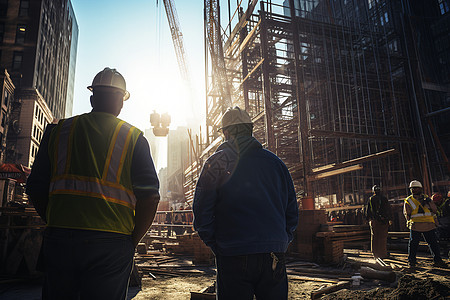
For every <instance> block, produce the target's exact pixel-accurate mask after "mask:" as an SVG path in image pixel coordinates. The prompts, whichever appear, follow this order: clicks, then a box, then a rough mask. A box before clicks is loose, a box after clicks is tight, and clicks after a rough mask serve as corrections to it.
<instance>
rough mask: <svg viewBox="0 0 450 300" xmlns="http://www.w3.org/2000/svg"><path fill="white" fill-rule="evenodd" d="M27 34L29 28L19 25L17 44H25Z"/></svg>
mask: <svg viewBox="0 0 450 300" xmlns="http://www.w3.org/2000/svg"><path fill="white" fill-rule="evenodd" d="M26 32H27V26H25V25H17V30H16V44H23V43H24V42H25V34H26Z"/></svg>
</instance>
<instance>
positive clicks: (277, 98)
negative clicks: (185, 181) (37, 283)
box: [185, 0, 423, 204]
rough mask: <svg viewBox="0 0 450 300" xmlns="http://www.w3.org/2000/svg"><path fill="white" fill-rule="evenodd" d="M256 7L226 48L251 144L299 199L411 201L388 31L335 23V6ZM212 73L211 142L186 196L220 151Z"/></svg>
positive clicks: (414, 152)
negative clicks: (273, 157)
mask: <svg viewBox="0 0 450 300" xmlns="http://www.w3.org/2000/svg"><path fill="white" fill-rule="evenodd" d="M256 2H258V1H249V4H248V7H247V9H246V10H245V12H244V10H243V9H240V7H238V9H237V10H239V11H240V20H241V21H240V22H237V25H236V26H235V27H234V29H233V31H232V32H231V30H230V35H229V36H228V37H227V40H226V41H225V42H224V48H223V49H224V51H223V53H224V59H225V63H226V75H227V81H228V82H227V84H229V86H230V89H231V98H232V103H233V106H234V105H238V106H240V107H244V108H245V109H246V110H247V111H248V112H249V114H250V115H251V116H252V119H253V121H254V136H255V137H256V138H257V139H258V140H259V141H261V142H262V144H263V145H264V146H265V147H266V148H267V149H269V150H271V151H272V152H274V153H275V154H277V155H278V156H279V157H280V158H281V159H282V160H283V161H284V162H285V163H286V165H287V166H288V168H289V170H290V172H291V175H292V177H293V179H294V183H295V187H296V191H297V193H298V194H299V195H300V196H309V197H314V198H316V199H317V200H319V199H321V200H323V199H328V200H329V201H328V202H329V204H334V202H344V203H351V204H356V203H361V202H363V199H364V197H365V196H367V194H368V193H370V188H371V187H372V185H373V184H381V185H382V186H383V189H384V190H385V192H386V193H387V194H388V196H389V198H390V199H392V198H398V199H401V198H403V197H405V196H406V194H407V183H408V182H409V181H410V180H411V179H412V178H421V177H422V175H423V174H422V171H421V167H420V163H418V161H419V162H420V156H419V154H418V153H419V152H420V147H418V146H417V143H416V141H415V138H414V137H416V136H418V133H417V132H416V131H415V126H414V121H413V120H414V117H413V112H412V108H411V103H410V102H411V101H410V100H409V99H408V97H407V94H406V93H405V90H407V82H406V77H405V76H404V72H405V59H404V57H402V55H401V54H399V53H400V52H398V51H394V50H393V49H392V47H390V44H391V41H392V40H393V39H394V38H395V34H394V33H393V31H392V30H390V29H389V27H388V24H383V26H380V24H376V23H375V22H372V21H371V20H370V19H368V18H367V19H366V20H365V22H363V21H362V20H364V19H363V18H359V19H358V20H356V19H355V18H351V17H346V16H345V14H342V15H339V14H337V13H336V12H335V11H339V10H337V9H336V7H334V8H333V10H331V9H330V7H329V5H330V1H322V0H301V1H296V3H294V1H293V0H290V1H284V5H283V4H282V3H275V2H277V1H269V2H262V1H261V2H259V3H258V4H259V6H258V5H255V4H256ZM278 2H280V1H278ZM344 2H346V5H355V7H353V9H352V8H351V7H350V8H349V7H347V8H346V9H347V10H349V11H358V10H361V9H367V7H366V8H364V7H365V6H364V5H367V3H364V5H362V6H358V7H357V8H356V6H357V5H361V4H356V3H357V2H358V1H348V3H347V1H341V3H344ZM288 4H289V5H288ZM256 7H259V11H258V12H256V11H255V8H256ZM242 16H245V18H243V17H242ZM291 16H294V17H291ZM242 20H244V21H245V22H242ZM230 26H231V24H229V26H228V27H230ZM228 27H227V28H228ZM225 33H226V32H225ZM209 55H211V54H209ZM206 61H214V60H213V59H212V58H207V60H206ZM207 71H209V72H208V77H207V100H206V102H207V133H206V135H207V139H206V140H207V141H208V142H207V143H206V144H205V145H203V147H200V148H202V149H201V150H202V151H199V153H200V152H202V153H203V154H201V155H200V154H199V156H198V159H197V161H196V163H195V166H194V165H193V166H192V167H191V168H189V170H187V173H185V175H186V176H190V178H192V181H191V183H192V184H191V185H190V186H189V185H187V186H185V188H186V191H192V190H193V188H194V184H195V181H196V176H195V175H193V174H194V173H195V172H197V173H198V171H199V166H200V165H201V163H202V159H205V158H206V157H207V156H208V155H209V154H211V152H212V151H213V150H214V149H215V145H217V144H218V143H219V142H220V137H219V136H218V133H217V128H218V127H219V122H220V119H221V116H222V113H223V101H222V99H223V97H222V96H223V95H220V93H219V92H218V90H219V89H220V88H219V87H217V86H216V85H217V84H216V82H217V78H214V76H215V73H214V72H212V68H207ZM194 170H195V172H194ZM188 171H189V172H190V173H189V172H188ZM197 173H196V174H197ZM189 195H190V198H191V197H192V193H190V194H189Z"/></svg>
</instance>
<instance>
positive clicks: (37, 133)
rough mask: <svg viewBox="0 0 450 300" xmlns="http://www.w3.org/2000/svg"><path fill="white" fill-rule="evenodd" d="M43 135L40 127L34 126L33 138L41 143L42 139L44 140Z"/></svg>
mask: <svg viewBox="0 0 450 300" xmlns="http://www.w3.org/2000/svg"><path fill="white" fill-rule="evenodd" d="M42 135H43V133H42V130H41V129H40V128H39V127H38V126H36V125H34V126H33V132H32V137H33V138H35V139H36V140H37V141H38V142H39V143H40V142H41V139H42Z"/></svg>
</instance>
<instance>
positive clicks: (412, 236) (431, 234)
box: [408, 229, 441, 262]
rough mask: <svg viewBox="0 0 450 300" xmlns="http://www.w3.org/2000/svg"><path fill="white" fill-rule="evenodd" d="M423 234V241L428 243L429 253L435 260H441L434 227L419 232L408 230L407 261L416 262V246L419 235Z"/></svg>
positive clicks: (417, 245)
mask: <svg viewBox="0 0 450 300" xmlns="http://www.w3.org/2000/svg"><path fill="white" fill-rule="evenodd" d="M421 235H423V237H424V238H425V241H426V242H427V243H428V248H430V251H431V255H433V259H434V261H435V262H437V261H441V254H440V250H439V243H438V240H437V238H436V229H433V230H430V231H425V232H420V231H414V230H410V233H409V244H408V254H409V255H408V261H410V262H416V255H417V248H418V247H419V242H420V236H421Z"/></svg>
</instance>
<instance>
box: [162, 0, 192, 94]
mask: <svg viewBox="0 0 450 300" xmlns="http://www.w3.org/2000/svg"><path fill="white" fill-rule="evenodd" d="M163 3H164V8H165V9H166V15H167V21H168V22H169V27H170V33H171V34H172V41H173V47H174V49H175V54H176V56H177V61H178V67H179V68H180V73H181V78H182V79H183V80H185V81H186V83H187V84H188V86H189V88H191V85H190V80H191V79H190V75H189V69H188V64H187V61H186V52H185V50H184V42H183V34H182V33H181V29H180V22H179V21H178V14H177V10H176V8H175V4H174V2H173V1H172V0H163Z"/></svg>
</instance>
